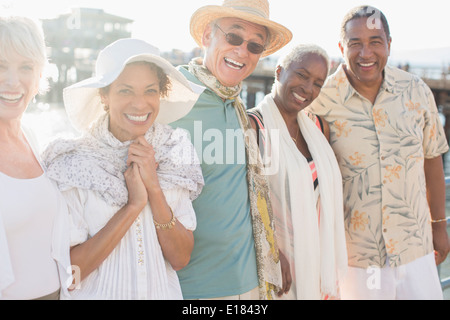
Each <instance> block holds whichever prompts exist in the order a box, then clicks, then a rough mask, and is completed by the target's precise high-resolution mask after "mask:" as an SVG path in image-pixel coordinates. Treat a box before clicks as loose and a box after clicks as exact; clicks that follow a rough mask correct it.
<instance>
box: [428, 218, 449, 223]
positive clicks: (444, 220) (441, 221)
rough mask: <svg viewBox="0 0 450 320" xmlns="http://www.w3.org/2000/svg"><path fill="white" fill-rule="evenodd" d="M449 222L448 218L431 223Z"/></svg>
mask: <svg viewBox="0 0 450 320" xmlns="http://www.w3.org/2000/svg"><path fill="white" fill-rule="evenodd" d="M444 221H445V222H447V218H445V219H439V220H431V223H439V222H444Z"/></svg>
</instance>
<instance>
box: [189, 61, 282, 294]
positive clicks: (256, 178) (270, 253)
mask: <svg viewBox="0 0 450 320" xmlns="http://www.w3.org/2000/svg"><path fill="white" fill-rule="evenodd" d="M189 71H190V72H191V73H192V74H193V75H195V76H196V77H197V78H198V79H199V80H200V81H201V82H202V83H203V84H204V85H206V86H207V87H208V88H209V89H211V90H212V91H214V92H215V93H216V94H217V95H218V96H219V97H221V98H222V99H234V108H235V109H236V113H237V116H238V119H239V122H240V125H241V129H242V131H243V132H244V134H245V149H246V155H247V180H248V189H249V198H250V211H251V215H252V222H253V236H254V239H255V247H256V259H257V268H258V279H259V295H260V299H261V300H271V299H273V296H274V294H276V292H278V290H279V289H280V287H281V267H280V258H279V252H278V245H277V243H276V237H275V229H274V222H273V213H272V204H271V202H270V198H269V184H268V181H267V177H266V176H265V175H264V166H263V163H262V159H261V156H260V152H259V149H258V144H257V141H256V135H255V133H254V130H253V129H252V127H251V124H250V122H249V120H248V117H247V114H246V111H245V108H244V105H243V103H242V100H241V98H240V97H239V94H240V92H241V89H242V87H241V85H238V86H236V87H225V86H223V85H222V84H221V83H220V82H219V80H217V79H216V77H214V76H213V75H212V74H211V72H210V71H209V70H208V69H207V68H206V67H205V66H203V64H202V63H201V61H200V59H194V60H192V61H191V62H190V63H189Z"/></svg>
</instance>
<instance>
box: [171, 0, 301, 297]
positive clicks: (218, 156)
mask: <svg viewBox="0 0 450 320" xmlns="http://www.w3.org/2000/svg"><path fill="white" fill-rule="evenodd" d="M269 11H270V10H269V2H268V1H267V0H225V1H224V2H223V4H222V5H221V6H204V7H202V8H200V9H198V10H197V11H196V12H195V13H194V14H193V15H192V17H191V27H190V28H191V35H192V36H193V38H194V39H195V41H196V42H197V43H198V44H199V45H200V46H201V47H203V48H204V49H205V55H204V57H203V59H202V58H196V59H193V60H192V61H191V62H190V63H189V65H188V66H183V67H181V68H180V71H181V72H183V74H184V75H185V76H186V77H187V78H188V79H189V80H190V81H193V82H195V83H197V84H200V85H202V86H206V89H205V92H204V93H203V94H202V95H201V96H200V98H199V100H198V101H197V103H196V104H195V106H194V108H193V109H192V110H191V112H190V113H189V114H188V115H186V116H185V117H183V118H182V119H180V120H179V121H176V122H175V123H173V124H171V125H172V126H173V127H181V128H184V129H187V130H189V131H190V133H191V137H197V136H198V132H199V130H202V131H203V132H202V135H203V133H204V135H203V136H204V137H206V138H205V140H206V139H208V138H209V137H210V136H211V135H212V134H213V133H214V134H217V135H218V136H217V138H216V139H212V138H209V140H208V141H204V142H203V145H202V147H203V148H202V150H201V156H202V159H203V160H204V161H202V170H203V175H204V177H205V187H204V191H203V192H202V194H201V195H200V197H199V198H198V199H196V200H195V201H194V203H193V205H194V209H195V211H196V215H197V222H198V227H197V229H196V231H195V233H194V236H195V246H194V250H193V253H192V257H191V262H190V263H189V265H188V266H187V267H186V268H184V269H183V270H181V271H180V272H179V273H178V276H179V278H180V283H181V287H182V290H183V295H184V296H185V297H186V298H188V299H218V298H220V299H252V300H253V299H271V298H273V297H274V294H275V293H276V292H277V291H278V290H279V287H280V286H281V275H280V274H281V271H280V259H279V251H278V247H277V244H276V240H275V237H274V228H273V214H272V208H271V204H270V198H269V189H268V182H267V178H266V177H265V176H264V175H263V168H262V163H261V159H258V156H259V152H258V145H257V143H256V139H252V138H251V136H250V135H247V133H249V132H251V131H252V128H251V125H250V123H249V120H248V117H247V115H246V112H245V106H244V105H243V102H242V100H241V99H240V93H241V89H242V82H243V80H244V79H245V78H247V77H248V76H249V75H250V74H251V73H252V72H253V71H254V70H255V68H256V66H257V64H258V62H259V60H260V59H261V58H262V57H265V56H268V55H270V54H272V53H274V52H275V51H277V50H279V49H281V48H282V47H283V46H285V45H286V44H287V43H289V41H290V40H291V38H292V33H291V32H290V31H289V30H288V29H287V28H286V27H284V26H282V25H280V24H278V23H276V22H274V21H272V20H270V18H269ZM198 124H200V125H198ZM230 133H231V134H230ZM244 136H245V137H244ZM247 137H248V138H249V139H247ZM196 147H197V144H196ZM196 149H197V148H196ZM211 150H213V151H214V152H211ZM257 159H258V160H259V161H253V160H257Z"/></svg>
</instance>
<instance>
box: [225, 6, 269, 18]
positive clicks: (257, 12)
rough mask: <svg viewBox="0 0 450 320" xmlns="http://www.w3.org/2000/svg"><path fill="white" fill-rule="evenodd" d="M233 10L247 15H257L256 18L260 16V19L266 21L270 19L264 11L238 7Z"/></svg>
mask: <svg viewBox="0 0 450 320" xmlns="http://www.w3.org/2000/svg"><path fill="white" fill-rule="evenodd" d="M232 8H233V9H235V10H239V11H244V12H246V13H250V14H253V15H255V16H259V17H261V18H264V19H269V17H268V16H267V14H265V13H264V12H262V11H260V10H258V9H256V8H250V7H237V6H233V7H232Z"/></svg>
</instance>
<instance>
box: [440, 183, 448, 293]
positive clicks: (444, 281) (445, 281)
mask: <svg viewBox="0 0 450 320" xmlns="http://www.w3.org/2000/svg"><path fill="white" fill-rule="evenodd" d="M445 187H446V189H447V191H448V189H450V177H446V178H445ZM447 225H450V217H447ZM438 270H439V273H440V267H439V268H438ZM439 276H440V275H439ZM441 286H442V290H445V289H447V288H450V277H449V278H445V279H441Z"/></svg>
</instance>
